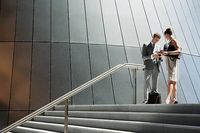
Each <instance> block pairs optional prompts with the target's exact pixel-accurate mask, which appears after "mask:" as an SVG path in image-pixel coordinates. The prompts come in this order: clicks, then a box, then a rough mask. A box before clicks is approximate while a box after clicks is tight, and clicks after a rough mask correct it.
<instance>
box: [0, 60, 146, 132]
mask: <svg viewBox="0 0 200 133" xmlns="http://www.w3.org/2000/svg"><path fill="white" fill-rule="evenodd" d="M122 68H130V69H135V70H138V69H143V68H144V65H141V64H134V63H124V64H119V65H117V66H115V67H113V68H111V69H109V70H108V71H106V72H104V73H102V74H100V75H99V76H97V77H95V78H93V79H91V80H89V81H88V82H86V83H84V84H83V85H81V86H79V87H77V88H75V89H73V90H72V91H70V92H68V93H66V94H65V95H63V96H61V97H59V98H57V99H56V100H54V101H52V102H50V103H48V104H46V105H45V106H43V107H41V108H40V109H38V110H36V111H34V112H33V113H31V114H29V115H27V116H25V117H24V118H22V119H20V120H18V121H16V122H14V123H13V124H11V125H9V126H8V127H6V128H4V129H2V130H1V131H0V132H1V133H7V132H9V131H12V130H13V129H14V128H16V127H17V126H20V125H22V124H23V123H24V122H26V121H29V120H31V119H33V118H34V117H35V116H38V115H40V114H42V113H43V112H45V111H47V110H49V109H51V108H53V107H54V106H55V105H58V104H60V103H62V102H64V101H65V102H66V104H65V105H66V106H68V103H67V102H68V99H69V98H71V97H73V96H74V95H76V94H77V93H79V92H82V91H83V90H85V89H87V88H88V87H90V86H92V85H93V84H95V83H97V82H99V81H101V80H103V79H105V78H106V77H108V76H110V75H111V74H113V73H115V72H117V71H119V70H121V69H122ZM67 111H68V110H66V108H65V133H66V132H67V126H68V119H67V118H66V117H68V116H67V114H68V113H67Z"/></svg>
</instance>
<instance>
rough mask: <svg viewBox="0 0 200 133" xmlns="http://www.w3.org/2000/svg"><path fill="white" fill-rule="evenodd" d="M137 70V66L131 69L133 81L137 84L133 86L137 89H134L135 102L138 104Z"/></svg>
mask: <svg viewBox="0 0 200 133" xmlns="http://www.w3.org/2000/svg"><path fill="white" fill-rule="evenodd" d="M137 70H138V69H137V68H135V69H131V71H132V77H133V83H135V86H134V88H133V89H135V90H134V102H135V104H137Z"/></svg>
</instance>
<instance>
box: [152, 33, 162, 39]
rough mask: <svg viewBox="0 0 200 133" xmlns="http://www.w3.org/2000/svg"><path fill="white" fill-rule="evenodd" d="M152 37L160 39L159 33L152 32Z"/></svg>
mask: <svg viewBox="0 0 200 133" xmlns="http://www.w3.org/2000/svg"><path fill="white" fill-rule="evenodd" d="M153 38H159V39H160V38H161V35H160V34H159V33H154V34H153Z"/></svg>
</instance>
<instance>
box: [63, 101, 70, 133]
mask: <svg viewBox="0 0 200 133" xmlns="http://www.w3.org/2000/svg"><path fill="white" fill-rule="evenodd" d="M68 107H69V106H68V99H67V100H66V101H65V116H64V117H65V118H64V133H68V125H69V122H68Z"/></svg>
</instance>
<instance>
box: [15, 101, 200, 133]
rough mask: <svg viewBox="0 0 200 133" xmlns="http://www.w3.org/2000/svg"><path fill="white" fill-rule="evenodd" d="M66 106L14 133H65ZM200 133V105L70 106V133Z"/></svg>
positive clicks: (44, 114)
mask: <svg viewBox="0 0 200 133" xmlns="http://www.w3.org/2000/svg"><path fill="white" fill-rule="evenodd" d="M63 131H64V105H57V106H55V108H54V110H52V111H46V112H44V113H43V114H42V115H40V116H36V117H35V118H33V119H32V120H31V121H27V122H25V123H24V124H23V125H21V126H18V127H17V128H15V129H14V130H13V131H12V133H58V132H59V133H60V132H61V133H62V132H63ZM133 132H147V133H148V132H149V133H200V105H195V104H194V105H189V104H188V105H186V104H180V105H144V104H141V105H70V106H69V133H133Z"/></svg>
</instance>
